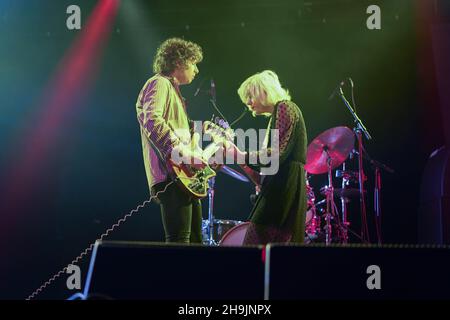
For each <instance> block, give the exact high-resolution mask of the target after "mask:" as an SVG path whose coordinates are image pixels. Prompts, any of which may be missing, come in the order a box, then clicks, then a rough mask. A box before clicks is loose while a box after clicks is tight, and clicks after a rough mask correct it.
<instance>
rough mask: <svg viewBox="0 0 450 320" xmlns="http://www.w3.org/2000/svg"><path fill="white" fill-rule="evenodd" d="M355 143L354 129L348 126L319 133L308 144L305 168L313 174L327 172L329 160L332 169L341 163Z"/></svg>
mask: <svg viewBox="0 0 450 320" xmlns="http://www.w3.org/2000/svg"><path fill="white" fill-rule="evenodd" d="M354 143H355V135H354V134H353V131H352V130H350V129H349V128H347V127H335V128H331V129H328V130H326V131H324V132H322V133H321V134H320V135H318V136H317V137H316V138H315V139H314V140H313V141H312V142H311V143H310V145H309V146H308V150H307V153H306V165H305V170H306V171H307V172H308V173H311V174H320V173H326V172H327V171H328V160H329V161H330V166H331V169H334V168H336V167H338V166H339V165H341V164H342V163H343V162H344V161H345V160H346V159H347V157H348V155H349V154H350V151H351V150H352V149H353V146H354Z"/></svg>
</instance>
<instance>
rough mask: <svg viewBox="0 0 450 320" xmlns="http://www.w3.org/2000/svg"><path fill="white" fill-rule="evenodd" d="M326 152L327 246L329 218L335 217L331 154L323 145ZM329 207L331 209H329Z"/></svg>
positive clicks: (327, 242) (330, 231)
mask: <svg viewBox="0 0 450 320" xmlns="http://www.w3.org/2000/svg"><path fill="white" fill-rule="evenodd" d="M323 150H324V151H325V152H326V154H327V166H328V186H327V188H326V199H327V211H326V213H325V244H326V245H327V246H328V245H330V244H331V236H332V234H331V233H332V230H331V219H332V218H334V217H335V211H334V206H335V205H334V188H333V181H332V180H333V175H332V170H331V167H332V166H331V161H332V159H331V156H330V154H329V153H328V147H327V146H325V147H324V149H323ZM330 207H331V210H330Z"/></svg>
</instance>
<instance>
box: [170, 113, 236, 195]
mask: <svg viewBox="0 0 450 320" xmlns="http://www.w3.org/2000/svg"><path fill="white" fill-rule="evenodd" d="M203 131H204V133H207V134H210V135H211V137H212V138H213V140H214V142H213V143H211V144H210V145H209V146H208V147H206V148H205V150H201V149H200V148H199V135H198V133H194V135H193V136H192V140H191V146H190V147H191V150H195V151H196V152H197V154H201V157H202V158H203V159H204V160H205V167H204V168H203V169H195V168H193V167H192V166H191V165H189V164H184V163H181V164H177V163H174V162H173V161H171V160H170V159H169V162H168V166H167V167H168V168H169V170H170V171H171V172H170V173H171V175H172V177H173V178H174V179H175V181H176V182H177V183H178V185H180V186H181V188H182V189H183V190H184V191H186V192H188V193H189V194H190V195H192V196H193V197H194V198H197V199H201V198H204V197H206V196H207V195H208V188H209V184H208V180H209V179H210V178H212V177H214V176H215V175H216V172H215V171H214V170H213V169H212V168H211V167H210V166H209V165H208V164H207V163H208V159H209V158H210V157H211V156H212V155H213V154H214V153H215V152H216V151H217V150H219V149H220V147H221V143H222V141H223V140H224V138H223V137H222V136H224V137H226V139H233V138H234V136H233V134H234V133H231V132H230V130H229V131H226V130H224V129H223V128H221V127H219V126H217V125H215V124H213V123H211V122H209V121H206V122H205V123H204V128H203Z"/></svg>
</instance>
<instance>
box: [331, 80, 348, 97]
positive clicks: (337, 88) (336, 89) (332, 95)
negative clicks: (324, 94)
mask: <svg viewBox="0 0 450 320" xmlns="http://www.w3.org/2000/svg"><path fill="white" fill-rule="evenodd" d="M344 84H345V81H344V80H342V81H341V82H339V85H338V86H337V87H336V88H335V89H334V91H333V92H332V93H331V95H330V96H329V97H328V100H332V99H333V98H334V96H335V95H336V94H337V93H338V92H341V90H342V86H343V85H344Z"/></svg>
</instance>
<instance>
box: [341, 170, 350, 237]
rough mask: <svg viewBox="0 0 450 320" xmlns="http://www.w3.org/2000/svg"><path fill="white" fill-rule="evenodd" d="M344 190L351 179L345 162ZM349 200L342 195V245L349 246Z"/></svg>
mask: <svg viewBox="0 0 450 320" xmlns="http://www.w3.org/2000/svg"><path fill="white" fill-rule="evenodd" d="M342 172H343V174H342V190H345V188H346V187H347V185H348V182H349V180H350V179H349V177H348V176H347V175H346V174H345V162H344V163H343V164H342ZM348 201H349V200H348V198H346V197H344V193H343V192H342V194H341V206H342V226H341V229H342V243H344V244H347V243H348V231H347V229H348V227H349V225H350V223H349V222H348V221H347V219H348V214H347V213H348V212H347V202H348Z"/></svg>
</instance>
